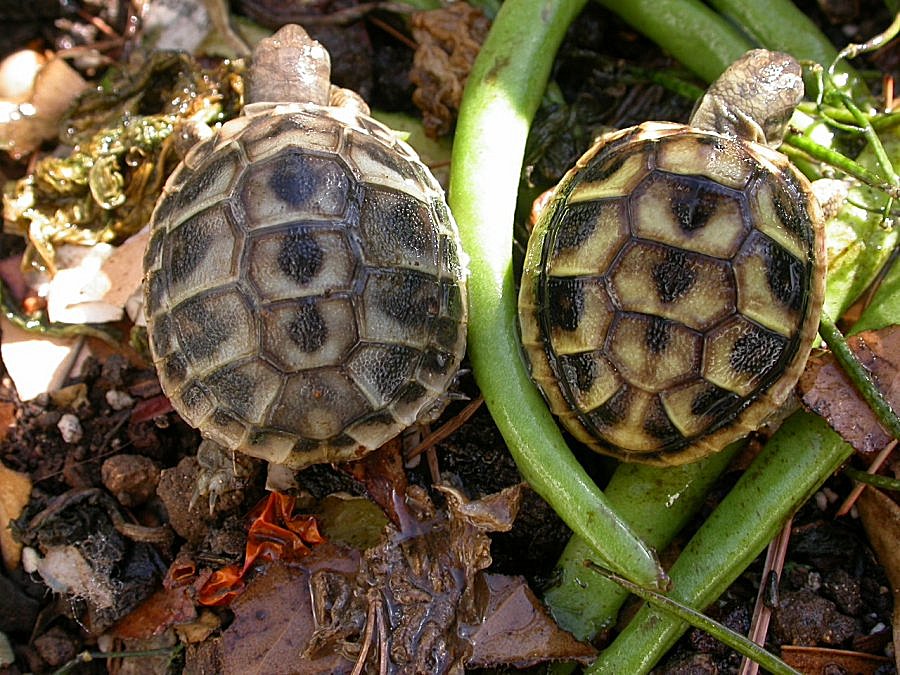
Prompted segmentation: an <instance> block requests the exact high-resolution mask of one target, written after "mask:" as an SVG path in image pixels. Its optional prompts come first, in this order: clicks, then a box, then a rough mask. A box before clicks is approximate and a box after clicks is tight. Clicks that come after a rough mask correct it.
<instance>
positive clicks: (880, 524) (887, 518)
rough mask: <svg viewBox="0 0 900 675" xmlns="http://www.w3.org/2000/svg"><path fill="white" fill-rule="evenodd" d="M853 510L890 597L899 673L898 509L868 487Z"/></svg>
mask: <svg viewBox="0 0 900 675" xmlns="http://www.w3.org/2000/svg"><path fill="white" fill-rule="evenodd" d="M856 508H857V509H859V517H860V519H861V520H862V523H863V527H865V528H866V534H867V535H869V543H870V544H871V545H872V548H873V549H875V555H876V556H877V557H878V562H880V563H881V564H882V566H883V567H884V572H885V574H886V575H887V578H888V581H890V583H891V590H892V591H893V594H894V617H893V621H892V622H891V623H892V624H893V626H894V659H895V664H894V665H895V667H896V669H897V670H898V671H900V546H897V542H898V541H900V506H898V505H897V503H896V502H895V501H894V500H893V499H891V498H890V497H888V496H887V495H886V494H885V493H883V492H882V491H881V490H878V489H876V488H873V487H871V486H870V487H867V488H866V489H865V490H863V493H862V494H861V495H860V496H859V501H857V503H856Z"/></svg>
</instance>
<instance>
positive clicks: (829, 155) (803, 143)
mask: <svg viewBox="0 0 900 675" xmlns="http://www.w3.org/2000/svg"><path fill="white" fill-rule="evenodd" d="M791 148H796V149H797V150H801V151H802V152H805V153H806V154H807V155H808V156H810V157H812V158H813V159H816V160H818V161H820V162H826V163H827V164H830V165H831V166H833V167H836V168H838V169H840V170H841V171H843V172H844V173H846V174H847V175H848V176H853V177H854V178H856V179H857V180H859V181H861V182H862V183H865V184H866V185H868V186H870V187H873V188H876V189H879V190H884V191H888V190H890V189H891V188H892V187H893V186H892V185H891V184H889V183H886V182H885V180H884V179H883V178H882V177H881V176H879V175H878V174H876V173H875V172H874V171H870V170H869V169H867V168H866V167H864V166H862V165H861V164H858V163H857V162H854V161H853V160H852V159H850V158H849V157H846V156H845V155H842V154H841V153H839V152H837V151H836V150H832V149H831V148H828V147H826V146H824V145H821V144H819V143H816V142H815V141H814V140H813V139H811V138H809V137H808V136H804V135H802V134H787V135H785V137H784V145H782V146H781V151H782V152H783V153H785V154H786V155H788V156H790V155H791V154H793V153H791V152H790V149H791ZM791 159H792V161H793V158H791Z"/></svg>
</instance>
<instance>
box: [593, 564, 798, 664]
mask: <svg viewBox="0 0 900 675" xmlns="http://www.w3.org/2000/svg"><path fill="white" fill-rule="evenodd" d="M585 565H586V566H587V567H588V568H589V569H592V570H594V571H595V572H596V573H597V574H599V575H600V576H602V577H603V578H604V579H608V580H610V581H613V582H615V583H617V584H619V585H620V586H621V587H622V588H623V589H625V590H626V591H628V592H630V593H634V594H635V595H637V596H638V597H639V598H642V599H643V600H646V601H647V602H648V603H649V604H650V605H652V606H653V607H657V608H659V609H661V610H663V611H665V612H666V613H667V614H669V615H670V616H672V617H677V618H679V619H682V620H684V621H686V622H688V623H690V624H691V625H692V626H694V627H695V628H699V629H700V630H702V631H705V632H707V633H709V634H710V635H712V636H713V637H714V638H716V639H717V640H719V641H720V642H721V643H722V644H725V645H728V646H729V647H731V648H732V649H735V650H737V651H738V652H739V653H741V654H743V655H744V656H746V657H747V658H750V659H753V660H754V661H755V662H756V663H758V664H759V665H761V666H762V667H763V668H765V669H766V670H767V671H768V672H770V673H774V674H775V675H801V674H800V671H798V670H794V669H793V668H791V667H790V666H789V665H788V664H786V663H785V662H784V661H782V660H781V659H779V658H776V657H774V656H772V655H771V654H770V653H769V652H767V651H766V650H765V649H763V648H762V647H760V646H759V645H758V644H756V643H755V642H753V640H750V639H748V638H746V637H744V636H743V635H741V634H740V633H736V632H735V631H733V630H730V629H728V628H726V627H725V626H723V625H722V624H720V623H718V622H717V621H713V620H712V619H710V618H709V617H708V616H705V615H704V614H701V613H700V612H698V611H697V610H695V609H691V608H690V607H686V606H684V605H681V604H679V603H677V602H675V601H673V600H672V599H671V598H668V597H666V596H665V595H662V594H661V593H655V592H653V591H648V590H647V589H646V588H641V587H640V586H638V585H637V584H633V583H631V582H630V581H628V580H627V579H622V578H621V577H619V576H618V575H617V574H614V573H612V572H610V571H609V570H605V569H603V568H602V567H600V566H599V565H596V564H595V563H592V562H590V561H587V562H586V563H585Z"/></svg>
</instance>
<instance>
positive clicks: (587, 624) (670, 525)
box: [543, 443, 741, 672]
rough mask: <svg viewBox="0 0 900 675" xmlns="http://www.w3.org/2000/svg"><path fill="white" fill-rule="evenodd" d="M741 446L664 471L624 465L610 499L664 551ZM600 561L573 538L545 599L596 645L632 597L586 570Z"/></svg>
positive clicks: (610, 488) (560, 617) (614, 480)
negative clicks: (587, 564) (590, 562)
mask: <svg viewBox="0 0 900 675" xmlns="http://www.w3.org/2000/svg"><path fill="white" fill-rule="evenodd" d="M740 446H741V443H734V444H732V445H731V446H729V447H728V448H726V449H724V450H723V451H722V452H720V453H717V454H715V455H712V456H710V457H706V458H704V459H703V460H702V461H699V462H694V463H693V464H684V465H681V466H672V467H667V468H664V469H660V468H658V467H648V466H642V465H640V464H620V465H619V467H618V468H617V469H616V471H615V473H614V474H613V476H612V478H611V479H610V481H609V484H608V485H607V486H606V489H605V490H604V494H605V495H606V498H607V499H608V500H609V503H610V504H611V505H612V506H613V507H614V508H615V509H616V512H617V513H618V514H619V515H620V516H622V517H623V518H625V520H626V521H627V522H629V523H631V525H632V526H633V527H634V529H635V531H636V532H637V534H638V535H639V536H640V537H641V538H642V539H643V540H644V541H645V542H646V543H647V544H649V545H650V546H652V547H653V548H654V549H656V550H662V549H663V548H665V547H666V546H668V545H669V543H670V542H671V540H672V537H673V536H674V535H675V534H676V533H677V532H679V531H680V530H681V528H682V527H684V526H685V525H686V524H687V522H688V521H689V520H690V519H691V517H693V515H694V514H695V513H696V512H697V510H698V509H699V507H700V506H701V505H702V503H703V500H704V498H705V497H706V493H707V492H708V491H709V489H710V487H711V486H712V484H713V483H714V482H715V480H716V479H717V478H718V477H719V475H720V474H721V472H722V471H723V470H724V469H725V467H726V466H728V462H729V461H731V458H732V457H733V456H734V453H735V451H736V450H738V449H739V448H740ZM594 557H595V555H594V553H593V551H592V550H591V547H590V546H589V545H588V544H587V543H586V542H585V541H584V540H583V539H581V538H580V537H572V538H571V539H570V540H569V543H568V544H567V545H566V548H565V550H564V551H563V553H562V555H561V556H560V558H559V561H558V562H557V563H556V571H555V574H554V580H553V583H552V585H551V586H550V587H549V588H547V589H546V590H545V591H544V596H543V598H544V602H545V603H546V604H547V606H548V607H549V608H550V611H551V613H552V614H553V618H554V619H555V620H556V622H557V623H558V624H559V625H560V626H562V627H563V628H565V629H566V630H567V631H569V632H570V633H572V634H573V635H574V636H575V637H577V638H578V639H580V640H590V639H592V638H593V637H594V636H595V635H597V634H598V633H599V632H600V630H602V629H603V628H606V627H608V626H610V625H612V623H613V622H615V620H616V616H617V614H618V612H619V609H620V607H621V606H622V603H623V602H624V601H625V599H626V598H627V597H628V591H626V590H625V589H623V588H622V587H621V586H619V585H617V584H614V583H612V582H610V581H608V580H606V579H604V578H603V577H601V576H600V575H597V574H593V573H592V572H590V570H588V569H586V568H585V566H584V561H585V560H589V559H591V558H594ZM567 670H569V668H568V667H566V666H559V667H556V668H555V672H563V671H567Z"/></svg>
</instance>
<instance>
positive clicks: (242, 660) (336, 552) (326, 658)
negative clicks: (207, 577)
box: [220, 544, 359, 675]
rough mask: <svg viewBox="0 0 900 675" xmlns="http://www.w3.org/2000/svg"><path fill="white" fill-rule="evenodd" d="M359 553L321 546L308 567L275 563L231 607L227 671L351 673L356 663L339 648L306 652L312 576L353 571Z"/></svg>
mask: <svg viewBox="0 0 900 675" xmlns="http://www.w3.org/2000/svg"><path fill="white" fill-rule="evenodd" d="M358 564H359V557H358V556H356V555H355V554H354V553H353V552H351V551H350V550H349V549H339V548H337V547H335V546H332V545H330V544H322V545H320V546H317V547H316V548H315V549H314V550H313V552H312V553H311V554H310V555H309V556H307V557H306V558H305V559H304V562H303V565H298V566H291V567H286V566H283V565H273V566H271V567H269V568H268V569H267V570H266V571H265V573H264V574H261V575H259V576H257V577H256V578H255V579H253V581H252V582H250V583H249V584H248V585H247V590H246V591H245V592H244V593H243V594H242V595H241V596H239V597H238V598H237V599H236V600H235V601H234V602H233V603H232V605H231V608H232V610H234V622H233V623H232V624H231V626H229V628H228V630H226V631H225V633H224V634H223V635H222V640H221V643H220V647H221V663H222V665H223V670H222V672H223V673H224V674H225V675H229V674H231V673H233V674H235V675H252V674H256V673H259V674H262V673H265V674H267V675H268V674H270V673H271V674H272V675H276V674H277V673H294V674H296V675H304V674H306V673H309V675H318V673H344V672H350V670H351V669H352V667H353V663H352V662H351V661H349V660H348V659H346V658H344V657H343V656H342V655H341V654H340V653H338V652H329V653H322V654H319V655H316V656H305V657H304V658H302V659H301V658H300V654H302V653H303V652H304V650H306V647H307V645H308V644H309V641H310V639H311V638H312V635H313V631H314V629H315V627H316V624H317V622H316V618H315V617H314V616H313V607H312V600H311V596H310V577H311V576H312V575H313V574H315V573H316V572H328V573H333V574H337V575H342V576H344V575H346V576H349V575H352V574H354V573H355V572H356V568H357V565H358Z"/></svg>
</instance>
